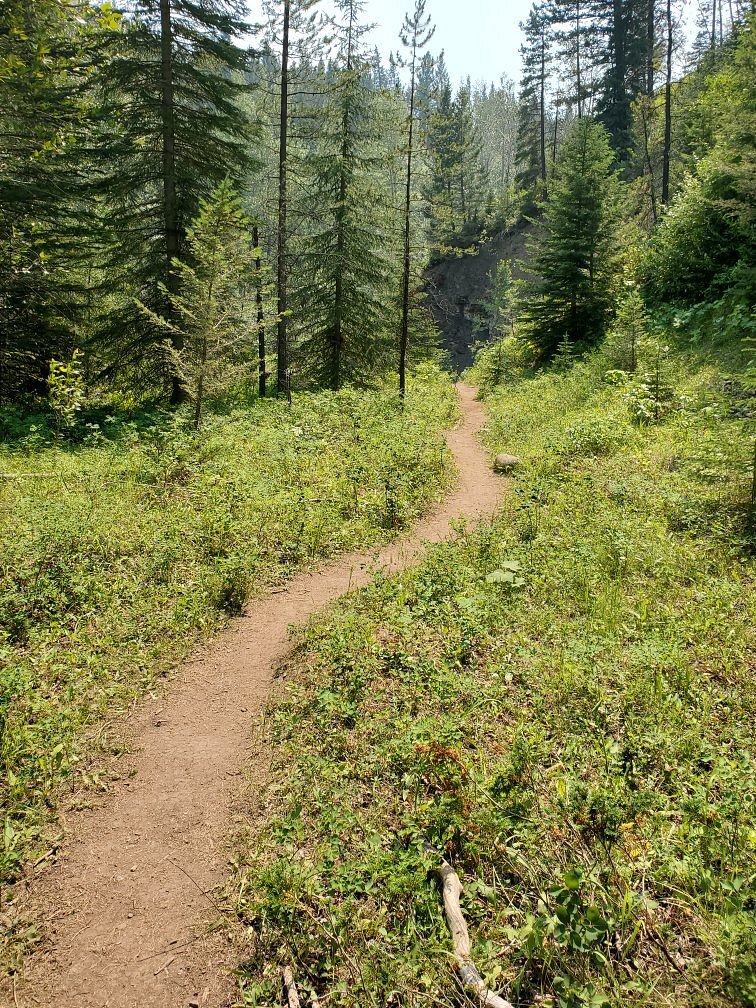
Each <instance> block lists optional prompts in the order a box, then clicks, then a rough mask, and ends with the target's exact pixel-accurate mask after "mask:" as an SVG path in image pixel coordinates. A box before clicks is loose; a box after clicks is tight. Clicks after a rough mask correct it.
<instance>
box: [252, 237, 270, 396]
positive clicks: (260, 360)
mask: <svg viewBox="0 0 756 1008" xmlns="http://www.w3.org/2000/svg"><path fill="white" fill-rule="evenodd" d="M252 244H253V245H254V246H255V248H256V249H257V255H256V256H255V309H256V314H257V394H258V395H259V396H260V398H261V399H264V398H265V392H266V387H265V386H266V381H267V377H268V373H267V370H266V367H267V365H266V360H265V311H264V308H263V296H262V261H261V259H260V231H259V229H258V227H257V224H255V225H254V227H253V228H252Z"/></svg>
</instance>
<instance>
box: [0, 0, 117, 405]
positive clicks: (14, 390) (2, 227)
mask: <svg viewBox="0 0 756 1008" xmlns="http://www.w3.org/2000/svg"><path fill="white" fill-rule="evenodd" d="M117 25H118V18H117V17H116V15H114V14H113V12H112V11H111V10H110V8H109V7H108V5H104V6H103V7H102V8H100V9H95V8H93V7H90V6H89V5H87V4H85V3H79V4H75V5H74V4H71V5H68V4H60V3H57V2H55V0H35V2H34V3H29V2H25V0H7V2H6V3H4V4H3V7H2V12H1V13H0V190H1V191H2V202H1V203H0V403H7V402H8V401H9V400H11V399H14V398H17V397H19V396H21V395H24V394H31V393H36V394H40V393H43V392H44V389H45V380H46V377H47V371H48V368H49V362H50V359H51V358H52V357H53V356H55V355H67V354H69V355H70V353H71V351H72V350H73V349H74V348H75V347H76V346H77V344H78V343H79V342H80V341H81V325H82V321H83V319H84V317H85V316H86V313H87V308H88V303H89V286H90V284H89V278H88V277H87V253H88V251H89V246H88V243H90V242H91V240H92V233H93V232H96V231H97V224H96V214H95V212H94V209H93V207H92V205H91V201H88V200H87V195H88V194H89V193H90V192H91V189H90V182H91V179H90V178H89V177H88V169H89V165H88V162H87V156H86V155H87V148H88V145H89V141H90V137H91V133H92V129H93V110H92V108H91V87H90V81H91V78H92V75H93V73H94V72H95V70H96V67H97V63H98V61H100V60H102V59H105V58H106V57H107V54H108V52H109V42H110V40H111V38H112V35H113V33H114V31H115V29H116V28H117Z"/></svg>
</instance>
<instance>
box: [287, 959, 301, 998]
mask: <svg viewBox="0 0 756 1008" xmlns="http://www.w3.org/2000/svg"><path fill="white" fill-rule="evenodd" d="M283 984H284V992H285V993H286V1002H287V1004H288V1006H289V1008H301V1006H300V1001H299V992H298V991H297V985H296V984H295V983H294V973H293V972H292V969H291V966H286V967H284V971H283Z"/></svg>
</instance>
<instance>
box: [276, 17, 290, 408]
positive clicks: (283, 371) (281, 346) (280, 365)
mask: <svg viewBox="0 0 756 1008" xmlns="http://www.w3.org/2000/svg"><path fill="white" fill-rule="evenodd" d="M290 20H291V0H284V20H283V45H282V49H281V115H280V139H279V146H278V263H277V295H278V340H277V346H276V353H277V356H278V362H277V374H276V377H277V388H278V395H281V393H282V392H284V391H286V392H287V394H288V384H289V343H288V334H287V331H286V323H287V314H286V311H287V297H286V295H287V290H286V285H287V279H288V270H287V261H286V252H287V245H288V242H287V233H286V227H287V221H286V212H287V192H286V182H287V178H286V167H287V165H286V160H287V146H288V139H289V25H290Z"/></svg>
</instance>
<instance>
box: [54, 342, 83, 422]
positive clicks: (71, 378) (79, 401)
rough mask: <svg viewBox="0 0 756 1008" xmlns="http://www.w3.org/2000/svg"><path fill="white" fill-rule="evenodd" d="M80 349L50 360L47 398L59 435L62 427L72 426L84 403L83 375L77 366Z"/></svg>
mask: <svg viewBox="0 0 756 1008" xmlns="http://www.w3.org/2000/svg"><path fill="white" fill-rule="evenodd" d="M80 363H81V351H80V350H74V352H73V354H72V355H71V359H70V360H69V361H68V362H66V361H59V360H55V359H53V360H51V361H50V374H49V377H48V379H47V388H48V400H49V403H50V408H51V409H52V411H53V413H54V414H55V430H56V433H57V436H58V437H60V436H61V433H62V431H63V429H68V428H70V427H73V425H74V424H75V423H76V415H77V413H79V411H80V410H81V408H82V406H83V405H84V376H83V375H82V373H81V368H80V367H79V365H80Z"/></svg>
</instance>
